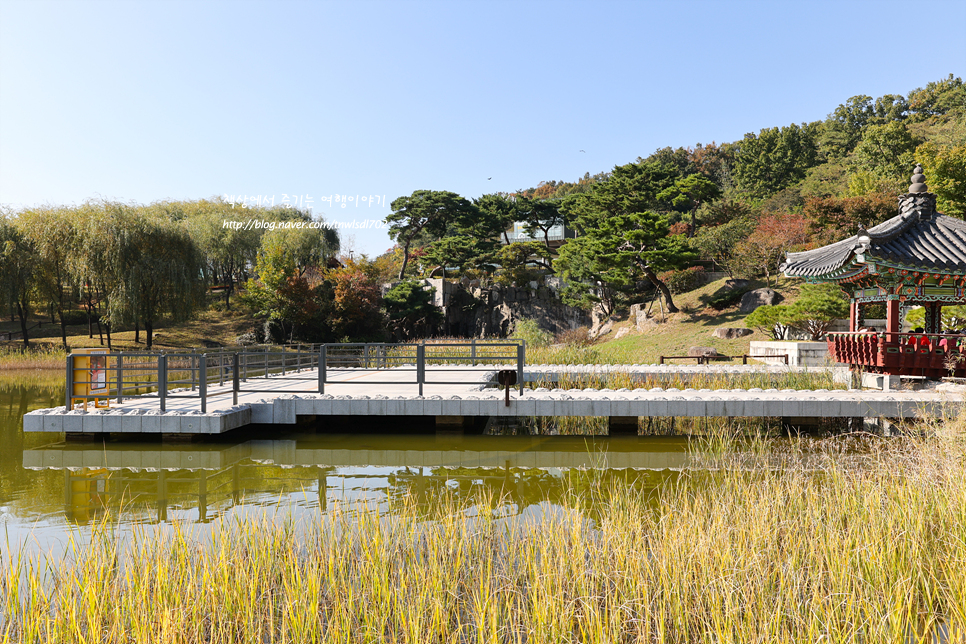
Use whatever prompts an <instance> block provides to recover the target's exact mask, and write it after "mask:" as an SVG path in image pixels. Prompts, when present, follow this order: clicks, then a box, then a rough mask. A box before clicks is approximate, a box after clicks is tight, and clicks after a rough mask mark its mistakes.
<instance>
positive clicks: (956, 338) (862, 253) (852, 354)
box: [780, 165, 966, 378]
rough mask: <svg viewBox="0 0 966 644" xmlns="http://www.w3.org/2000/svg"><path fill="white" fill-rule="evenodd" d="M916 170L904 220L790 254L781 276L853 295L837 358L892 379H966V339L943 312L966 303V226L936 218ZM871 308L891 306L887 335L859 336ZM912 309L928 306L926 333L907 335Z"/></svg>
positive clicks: (835, 344) (836, 342) (835, 341)
mask: <svg viewBox="0 0 966 644" xmlns="http://www.w3.org/2000/svg"><path fill="white" fill-rule="evenodd" d="M914 172H915V174H913V176H912V185H911V186H910V187H909V192H908V194H904V195H902V196H900V197H899V214H898V216H896V217H893V218H892V219H889V220H887V221H884V222H882V223H881V224H879V225H877V226H873V227H872V228H869V229H868V230H865V229H863V228H861V227H860V228H859V231H858V233H857V234H856V235H855V236H853V237H849V238H848V239H844V240H842V241H839V242H836V243H834V244H829V245H828V246H823V247H822V248H816V249H815V250H809V251H805V252H802V253H788V255H787V257H786V260H785V263H784V264H782V266H781V268H780V270H782V271H783V272H784V273H785V274H786V275H788V276H789V277H803V278H805V279H807V280H808V281H810V282H835V283H836V284H838V285H839V286H841V287H842V289H843V290H845V291H846V292H847V293H848V294H849V296H850V298H851V309H850V315H849V332H848V333H829V334H828V348H829V355H830V357H831V358H832V359H834V360H836V361H838V362H841V363H846V364H849V365H852V366H853V367H856V368H861V369H863V370H865V371H870V372H877V373H887V374H892V375H920V376H927V377H931V378H936V377H941V376H946V375H955V376H966V337H964V336H963V335H959V334H957V331H956V330H955V329H943V328H941V327H942V316H941V310H942V307H943V306H949V305H962V304H966V295H964V289H966V222H963V221H962V220H960V219H956V218H954V217H947V216H946V215H943V214H940V213H938V212H936V195H934V194H932V193H931V192H929V191H928V188H927V187H926V183H925V180H926V178H925V177H924V176H923V174H922V166H920V165H917V166H916V169H915V171H914ZM867 304H885V309H886V328H885V332H884V333H875V332H860V324H861V319H862V307H863V306H864V305H867ZM913 306H922V307H924V308H925V319H926V322H925V327H924V328H923V329H922V332H920V333H900V331H901V330H902V319H903V316H904V312H905V310H907V309H908V308H910V307H913ZM960 351H962V352H963V353H962V354H961V353H960Z"/></svg>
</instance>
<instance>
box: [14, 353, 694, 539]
mask: <svg viewBox="0 0 966 644" xmlns="http://www.w3.org/2000/svg"><path fill="white" fill-rule="evenodd" d="M62 399H63V382H62V378H61V376H60V374H59V373H58V372H54V373H52V374H50V375H49V376H45V375H44V374H43V372H41V373H40V374H37V373H27V374H24V373H18V374H16V375H7V376H0V521H2V522H3V524H4V528H5V530H6V533H7V535H8V536H9V537H10V538H11V539H12V541H13V542H21V541H23V540H24V539H25V538H27V537H28V536H29V537H30V540H32V541H40V542H44V541H47V542H49V541H50V540H55V541H56V540H59V539H62V538H64V537H65V536H66V534H67V533H68V532H69V531H70V530H71V528H72V527H75V526H83V525H86V524H89V523H90V522H91V521H94V520H96V519H97V518H99V517H103V516H105V514H106V513H107V514H110V516H112V517H115V518H117V519H118V521H119V522H120V523H121V525H134V524H147V525H152V524H154V525H162V524H165V523H168V522H171V521H182V522H190V523H201V524H205V523H208V522H211V521H217V520H219V519H223V518H225V517H231V516H233V515H236V514H237V513H238V512H240V511H242V509H243V508H247V509H248V510H250V509H252V508H259V509H261V510H272V509H277V508H284V509H285V510H286V511H292V512H294V513H296V514H299V513H302V512H305V511H313V512H324V511H326V510H327V509H328V508H329V507H330V506H331V505H332V504H333V503H336V504H337V503H345V502H351V501H362V500H364V501H368V502H370V504H374V505H375V507H380V508H381V509H382V511H384V512H388V511H389V508H390V506H391V501H392V499H393V498H400V497H404V496H405V497H411V498H412V499H414V500H415V501H416V502H417V503H420V504H424V505H426V506H431V505H432V504H433V503H434V502H435V501H434V500H435V499H438V498H439V496H440V495H441V494H443V493H445V494H446V495H447V496H450V497H451V496H452V495H453V494H456V496H458V497H461V498H463V499H469V498H471V497H472V496H474V495H476V494H479V493H480V492H481V491H484V490H485V491H488V492H491V493H493V494H495V495H496V496H505V497H506V498H507V499H508V500H509V501H510V502H511V503H512V504H513V505H514V506H515V507H516V508H517V510H518V511H520V512H523V511H525V510H526V509H527V508H528V507H530V506H533V505H539V504H542V503H546V502H548V501H550V502H553V500H554V499H555V498H559V497H560V496H562V495H563V494H565V493H566V492H567V490H569V489H570V488H571V487H572V486H573V485H574V483H575V481H576V480H577V479H579V478H580V477H581V476H586V474H587V472H588V471H590V470H593V471H594V476H595V480H598V481H599V480H601V479H612V478H619V479H621V480H622V481H626V482H627V483H628V484H631V485H634V486H644V487H654V486H657V485H660V484H662V483H663V482H664V481H666V480H668V479H672V478H674V477H675V476H677V474H678V472H679V471H680V470H681V469H682V468H684V467H687V466H688V463H689V440H688V438H686V437H680V436H668V437H664V436H650V437H620V438H617V437H615V438H610V439H609V438H607V437H596V438H595V437H592V436H587V437H582V436H512V435H488V436H470V435H467V436H462V435H451V434H440V435H435V434H407V435H402V436H399V435H392V434H379V433H341V434H339V433H337V434H330V433H324V432H322V431H320V430H321V428H320V427H317V426H316V425H307V426H299V427H298V430H297V431H280V430H279V427H278V426H253V427H252V428H250V429H249V430H247V431H244V432H236V433H234V434H232V435H230V436H227V437H217V438H213V439H210V440H206V441H204V442H183V443H178V442H161V441H160V440H158V439H157V438H156V437H149V438H146V439H145V440H138V441H134V442H132V441H130V440H128V441H126V442H122V441H119V440H111V441H108V442H74V441H70V442H67V441H65V440H64V436H63V435H56V434H53V435H52V434H29V433H28V434H24V433H23V431H22V417H23V414H24V413H26V412H28V411H31V410H33V409H40V408H45V407H54V406H57V405H58V404H63V403H62ZM494 431H497V432H505V431H506V428H505V427H498V428H495V430H494ZM376 432H378V429H377V430H376ZM246 511H247V510H246Z"/></svg>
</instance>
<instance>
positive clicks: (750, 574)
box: [0, 435, 966, 644]
mask: <svg viewBox="0 0 966 644" xmlns="http://www.w3.org/2000/svg"><path fill="white" fill-rule="evenodd" d="M827 444H829V445H833V446H834V445H836V444H837V443H835V442H831V443H827ZM803 445H804V443H803V444H792V448H791V450H790V453H789V452H788V450H786V451H785V452H782V453H780V454H777V456H781V457H782V458H775V456H776V454H775V453H770V450H769V449H768V448H767V446H766V448H764V449H762V450H761V451H758V452H756V453H755V455H753V457H752V458H750V459H749V458H747V457H742V459H741V461H740V463H737V462H736V463H734V464H731V463H730V462H729V460H728V457H727V456H720V457H719V461H718V466H719V467H720V468H721V469H712V470H708V471H691V472H685V473H684V474H683V475H682V476H681V477H679V478H678V482H677V483H676V484H673V485H667V486H665V487H662V488H658V489H657V490H653V489H652V490H648V489H645V488H634V487H621V486H617V485H609V484H605V483H594V482H593V480H591V482H590V483H585V484H579V483H575V484H574V485H573V487H572V488H571V490H570V492H569V495H568V498H567V500H566V501H565V502H564V503H563V505H562V506H558V507H556V508H554V507H550V506H547V505H546V504H543V505H540V506H531V507H532V508H542V513H538V514H530V513H526V514H521V515H516V516H508V515H512V514H514V513H515V512H516V511H517V509H516V508H513V507H511V506H509V505H508V504H507V503H506V502H505V501H504V500H501V499H499V498H492V497H486V496H481V497H480V498H479V499H477V500H476V501H475V502H474V503H473V504H472V505H465V504H464V505H460V504H459V503H458V502H457V501H455V500H453V499H445V498H444V499H440V503H439V504H438V509H437V513H436V516H434V517H432V518H431V519H430V520H427V519H426V518H425V517H421V516H419V514H418V512H417V510H416V508H415V506H414V505H411V504H408V503H407V502H405V501H404V502H402V503H401V505H399V506H397V507H394V508H392V511H391V512H390V513H389V514H388V515H385V514H383V515H380V514H379V513H378V512H377V511H376V510H375V509H373V508H367V507H364V506H351V507H341V508H337V509H334V510H332V511H330V512H329V513H328V514H327V515H325V516H322V517H318V518H316V519H315V520H312V521H310V522H308V523H298V522H294V521H292V520H288V519H284V520H274V521H273V520H271V519H265V520H245V521H241V520H239V521H236V522H229V523H227V524H223V525H216V526H215V527H214V529H213V534H212V536H211V538H210V540H206V541H203V542H202V541H197V540H196V539H195V538H194V537H193V536H192V534H191V533H190V528H187V527H185V526H182V525H175V526H174V527H173V530H172V531H171V533H169V534H168V535H167V536H164V537H159V538H148V537H147V536H144V535H137V534H136V535H135V536H134V538H133V539H131V540H130V541H124V540H122V539H120V538H119V537H117V536H116V535H115V534H114V533H113V532H112V529H111V526H110V525H108V524H101V525H98V526H96V527H94V528H93V538H92V539H91V544H90V545H88V546H80V545H74V546H72V547H71V548H70V552H69V553H68V556H67V557H66V559H65V560H64V561H56V560H53V559H52V558H44V557H40V558H37V557H33V558H31V557H28V556H26V555H20V554H18V553H17V552H16V551H14V552H11V551H10V549H9V544H8V548H7V549H6V550H4V551H3V554H2V555H0V558H2V561H0V564H2V568H0V609H2V612H0V616H2V617H0V638H2V639H3V641H6V642H13V641H17V642H20V641H23V642H162V643H165V642H240V641H244V642H268V641H272V642H414V643H415V642H420V643H422V642H552V643H557V642H607V643H611V642H680V643H685V642H687V643H692V642H708V643H712V642H714V643H728V642H734V643H738V642H740V643H743V644H744V643H754V642H762V643H764V642H768V643H771V642H796V643H797V642H802V643H805V642H807V643H809V644H811V643H814V642H822V641H827V642H856V643H859V642H862V643H871V642H876V643H888V642H897V643H899V642H902V643H906V642H925V641H933V640H932V639H931V636H932V634H934V633H936V632H939V631H943V630H946V629H951V630H950V631H949V640H948V641H951V642H963V641H966V633H964V630H963V627H964V625H966V477H964V476H963V469H964V466H966V456H964V454H966V447H964V444H963V440H962V437H961V435H960V438H956V439H942V438H931V439H928V440H923V439H912V438H906V439H902V440H899V441H893V442H884V443H881V444H875V443H873V444H872V447H871V448H869V449H864V450H860V451H859V452H860V457H858V458H856V457H854V456H855V455H854V454H853V453H852V452H855V451H856V450H846V449H842V450H834V449H832V450H827V451H825V452H821V453H817V454H808V456H809V457H810V458H808V459H804V458H799V457H800V456H802V454H801V453H799V452H802V451H803V450H804V449H805V448H804V447H803ZM727 451H728V450H720V449H719V450H717V452H718V453H719V454H726V453H727ZM773 451H775V452H779V451H781V450H779V449H778V448H773ZM843 456H848V458H843ZM731 465H734V467H732V466H731ZM583 480H586V478H585V479H583Z"/></svg>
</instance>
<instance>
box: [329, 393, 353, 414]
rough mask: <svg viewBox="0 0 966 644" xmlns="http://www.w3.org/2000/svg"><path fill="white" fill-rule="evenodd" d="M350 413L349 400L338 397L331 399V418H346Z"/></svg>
mask: <svg viewBox="0 0 966 644" xmlns="http://www.w3.org/2000/svg"><path fill="white" fill-rule="evenodd" d="M350 413H351V409H350V402H349V399H348V398H347V397H345V396H339V397H337V398H333V399H332V415H333V416H348V415H349V414H350Z"/></svg>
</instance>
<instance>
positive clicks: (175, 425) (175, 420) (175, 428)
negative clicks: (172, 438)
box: [161, 412, 184, 434]
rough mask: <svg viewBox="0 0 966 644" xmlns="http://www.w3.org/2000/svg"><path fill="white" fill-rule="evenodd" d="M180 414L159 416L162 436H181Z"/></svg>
mask: <svg viewBox="0 0 966 644" xmlns="http://www.w3.org/2000/svg"><path fill="white" fill-rule="evenodd" d="M181 416H182V414H180V413H175V412H168V413H166V414H164V415H163V416H161V433H162V434H182V433H184V432H182V430H181Z"/></svg>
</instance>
